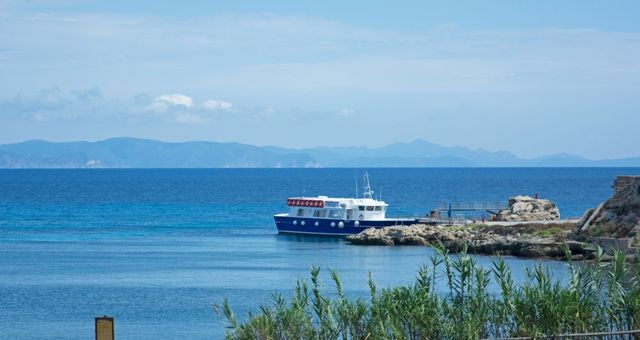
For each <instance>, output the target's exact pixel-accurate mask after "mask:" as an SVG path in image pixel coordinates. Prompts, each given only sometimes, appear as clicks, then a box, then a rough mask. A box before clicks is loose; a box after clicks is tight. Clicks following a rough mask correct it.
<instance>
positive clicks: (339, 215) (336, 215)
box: [329, 209, 342, 218]
mask: <svg viewBox="0 0 640 340" xmlns="http://www.w3.org/2000/svg"><path fill="white" fill-rule="evenodd" d="M329 217H331V218H342V211H340V210H334V209H332V210H330V211H329Z"/></svg>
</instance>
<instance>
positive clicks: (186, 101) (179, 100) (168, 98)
mask: <svg viewBox="0 0 640 340" xmlns="http://www.w3.org/2000/svg"><path fill="white" fill-rule="evenodd" d="M154 101H155V102H165V103H169V104H172V105H174V106H178V105H181V106H186V107H192V106H193V99H191V97H189V96H186V95H184V94H179V93H176V94H163V95H161V96H159V97H156V98H155V99H154Z"/></svg>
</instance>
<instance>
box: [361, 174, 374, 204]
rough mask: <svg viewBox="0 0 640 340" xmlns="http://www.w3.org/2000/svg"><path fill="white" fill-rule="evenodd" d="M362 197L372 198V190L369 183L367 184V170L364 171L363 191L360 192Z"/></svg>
mask: <svg viewBox="0 0 640 340" xmlns="http://www.w3.org/2000/svg"><path fill="white" fill-rule="evenodd" d="M362 197H363V198H373V191H372V190H371V184H369V174H368V173H367V172H365V173H364V193H362Z"/></svg>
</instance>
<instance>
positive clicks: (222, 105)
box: [202, 99, 233, 111]
mask: <svg viewBox="0 0 640 340" xmlns="http://www.w3.org/2000/svg"><path fill="white" fill-rule="evenodd" d="M232 106H233V104H231V103H230V102H227V101H224V100H214V99H209V100H206V101H204V102H203V103H202V108H203V109H205V110H210V111H215V110H229V109H231V107H232Z"/></svg>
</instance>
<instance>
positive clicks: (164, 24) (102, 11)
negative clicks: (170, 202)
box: [0, 0, 640, 159]
mask: <svg viewBox="0 0 640 340" xmlns="http://www.w3.org/2000/svg"><path fill="white" fill-rule="evenodd" d="M638 13H640V2H638V1H611V2H602V1H529V2H524V1H461V2H453V1H439V2H431V1H397V2H388V1H385V2H383V1H363V2H345V1H323V2H319V1H315V2H312V1H278V2H267V1H217V2H214V1H190V2H186V1H185V2H177V1H176V2H160V1H65V0H58V1H55V0H52V1H46V0H33V1H13V0H5V1H3V2H1V3H0V75H1V77H0V143H11V142H18V141H23V140H28V139H47V140H52V141H70V140H99V139H104V138H110V137H115V136H131V137H141V138H154V139H160V140H166V141H184V140H212V141H237V142H244V143H250V144H257V145H279V146H286V147H308V146H319V145H323V146H336V145H366V146H371V147H375V146H381V145H384V144H388V143H392V142H396V141H411V140H414V139H417V138H421V139H425V140H429V141H431V142H434V143H439V144H443V145H462V146H468V147H472V148H485V149H488V150H508V151H511V152H514V153H515V154H517V155H519V156H523V157H534V156H539V155H544V154H552V153H560V152H568V153H574V154H578V155H581V156H585V157H589V158H596V159H601V158H616V157H628V156H640V112H639V108H640V20H637V14H638Z"/></svg>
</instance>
